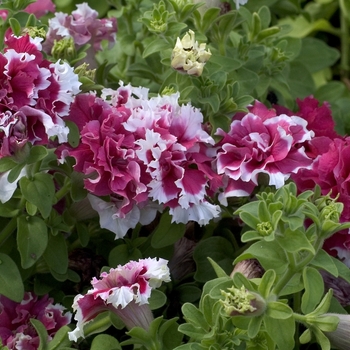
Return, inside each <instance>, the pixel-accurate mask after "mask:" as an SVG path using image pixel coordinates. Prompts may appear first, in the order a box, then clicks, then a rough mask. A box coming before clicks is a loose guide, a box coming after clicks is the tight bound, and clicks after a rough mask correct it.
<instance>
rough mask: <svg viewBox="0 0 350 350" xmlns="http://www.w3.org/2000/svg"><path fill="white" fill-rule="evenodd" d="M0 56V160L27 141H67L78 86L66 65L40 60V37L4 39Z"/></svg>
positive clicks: (46, 142)
mask: <svg viewBox="0 0 350 350" xmlns="http://www.w3.org/2000/svg"><path fill="white" fill-rule="evenodd" d="M6 45H7V47H6V49H5V51H4V53H1V54H0V67H1V68H0V71H1V73H0V74H1V76H0V82H1V83H0V104H1V107H0V158H1V157H5V156H11V155H13V154H15V153H16V152H17V151H18V150H19V149H21V148H22V147H23V146H24V145H25V144H26V143H27V142H30V143H31V144H33V145H34V144H35V145H40V144H43V145H47V144H48V143H49V139H50V138H51V137H54V136H55V137H57V138H58V141H59V142H66V141H67V135H68V132H69V129H68V128H67V126H66V125H65V123H64V121H63V119H62V117H64V116H66V115H67V114H68V112H69V108H70V104H71V102H72V101H73V95H74V94H77V93H78V92H79V91H80V90H79V86H80V85H81V84H80V82H79V80H78V76H77V75H76V74H75V73H74V72H73V69H72V68H71V67H70V66H69V65H68V64H67V63H65V62H63V61H59V62H56V63H52V62H50V61H48V60H46V59H44V58H43V55H42V53H41V49H42V47H41V43H40V39H39V38H35V39H32V38H31V37H29V36H28V35H25V36H21V37H15V36H13V35H10V36H8V37H7V38H6Z"/></svg>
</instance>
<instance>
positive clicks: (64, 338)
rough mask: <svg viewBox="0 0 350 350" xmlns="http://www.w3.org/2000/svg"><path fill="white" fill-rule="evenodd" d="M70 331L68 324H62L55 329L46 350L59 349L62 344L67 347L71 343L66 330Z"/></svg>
mask: <svg viewBox="0 0 350 350" xmlns="http://www.w3.org/2000/svg"><path fill="white" fill-rule="evenodd" d="M70 331H71V329H70V328H69V327H68V326H62V327H61V328H60V329H59V330H58V331H57V333H56V334H55V336H54V338H53V339H52V340H51V341H50V342H49V345H48V350H60V349H62V347H64V346H66V347H69V346H70V344H71V343H72V342H71V341H70V340H69V339H68V332H70Z"/></svg>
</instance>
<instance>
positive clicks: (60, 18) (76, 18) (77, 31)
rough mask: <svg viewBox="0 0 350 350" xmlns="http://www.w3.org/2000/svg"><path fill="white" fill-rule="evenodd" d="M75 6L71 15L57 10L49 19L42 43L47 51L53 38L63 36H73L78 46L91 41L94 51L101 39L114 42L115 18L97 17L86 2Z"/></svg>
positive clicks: (95, 12) (99, 45)
mask: <svg viewBox="0 0 350 350" xmlns="http://www.w3.org/2000/svg"><path fill="white" fill-rule="evenodd" d="M76 6H77V10H75V11H73V12H72V14H71V15H67V14H65V13H62V12H57V13H55V17H53V18H52V19H50V20H49V31H48V33H47V36H46V41H45V44H44V49H45V50H46V51H47V52H50V51H51V48H52V46H53V44H54V41H55V40H61V39H64V38H73V40H74V43H75V44H76V45H77V46H78V47H79V46H81V45H84V44H86V43H90V42H91V43H93V47H94V49H95V50H96V51H97V50H101V42H102V40H107V41H109V42H110V43H114V42H115V34H116V32H117V24H116V19H115V18H111V19H98V18H97V17H98V12H97V11H95V10H93V9H92V8H90V7H89V5H88V4H87V3H86V2H84V3H82V4H78V5H76Z"/></svg>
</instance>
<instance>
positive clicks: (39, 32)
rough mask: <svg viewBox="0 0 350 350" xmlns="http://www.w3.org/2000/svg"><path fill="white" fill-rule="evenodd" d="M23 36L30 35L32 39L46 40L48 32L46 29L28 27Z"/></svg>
mask: <svg viewBox="0 0 350 350" xmlns="http://www.w3.org/2000/svg"><path fill="white" fill-rule="evenodd" d="M23 34H28V35H29V36H30V37H31V38H41V39H45V38H46V31H45V29H44V28H38V27H26V28H24V29H23Z"/></svg>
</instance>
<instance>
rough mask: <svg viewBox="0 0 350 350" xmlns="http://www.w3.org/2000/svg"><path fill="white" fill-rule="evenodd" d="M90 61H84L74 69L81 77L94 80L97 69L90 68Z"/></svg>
mask: <svg viewBox="0 0 350 350" xmlns="http://www.w3.org/2000/svg"><path fill="white" fill-rule="evenodd" d="M89 66H90V65H89V64H88V63H85V62H84V63H82V64H81V65H80V66H78V67H77V68H75V69H74V73H75V74H78V76H79V78H81V77H86V78H88V79H90V80H92V81H94V80H95V75H96V69H89Z"/></svg>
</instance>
